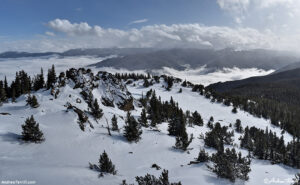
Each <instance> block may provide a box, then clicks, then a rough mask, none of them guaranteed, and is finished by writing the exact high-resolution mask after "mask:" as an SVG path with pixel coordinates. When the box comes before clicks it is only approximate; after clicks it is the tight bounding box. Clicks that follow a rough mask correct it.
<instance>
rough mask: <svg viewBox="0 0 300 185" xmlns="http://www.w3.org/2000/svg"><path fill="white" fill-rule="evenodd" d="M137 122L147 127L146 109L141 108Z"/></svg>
mask: <svg viewBox="0 0 300 185" xmlns="http://www.w3.org/2000/svg"><path fill="white" fill-rule="evenodd" d="M139 122H140V124H141V125H143V126H144V127H148V121H147V114H146V110H145V109H143V110H142V112H141V117H140V119H139Z"/></svg>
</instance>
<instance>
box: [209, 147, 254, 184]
mask: <svg viewBox="0 0 300 185" xmlns="http://www.w3.org/2000/svg"><path fill="white" fill-rule="evenodd" d="M211 160H212V162H213V163H214V164H213V166H212V167H211V166H208V168H209V169H210V170H211V171H212V172H214V173H216V174H217V176H218V177H221V178H226V179H229V180H230V181H232V182H234V181H235V180H236V179H237V178H239V179H242V180H248V179H249V176H248V173H249V172H250V171H251V169H250V164H251V160H250V159H249V158H246V157H242V156H241V154H240V153H239V154H238V155H237V153H236V151H235V149H234V148H233V149H231V150H230V149H228V148H227V149H226V150H225V152H224V151H218V152H217V153H216V154H213V155H212V157H211Z"/></svg>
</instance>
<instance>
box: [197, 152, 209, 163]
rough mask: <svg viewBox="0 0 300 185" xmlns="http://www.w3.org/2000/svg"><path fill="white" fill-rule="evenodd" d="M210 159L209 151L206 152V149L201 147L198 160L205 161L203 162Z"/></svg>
mask: <svg viewBox="0 0 300 185" xmlns="http://www.w3.org/2000/svg"><path fill="white" fill-rule="evenodd" d="M208 160H209V156H208V153H206V152H205V150H204V149H201V150H200V152H199V155H198V157H197V159H196V161H197V162H200V163H203V162H207V161H208Z"/></svg>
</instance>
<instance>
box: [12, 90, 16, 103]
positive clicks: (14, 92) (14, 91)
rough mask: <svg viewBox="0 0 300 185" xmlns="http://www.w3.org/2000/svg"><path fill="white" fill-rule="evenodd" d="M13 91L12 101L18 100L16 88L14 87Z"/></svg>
mask: <svg viewBox="0 0 300 185" xmlns="http://www.w3.org/2000/svg"><path fill="white" fill-rule="evenodd" d="M11 91H12V93H11V101H12V102H16V89H15V88H14V87H13V88H12V90H11Z"/></svg>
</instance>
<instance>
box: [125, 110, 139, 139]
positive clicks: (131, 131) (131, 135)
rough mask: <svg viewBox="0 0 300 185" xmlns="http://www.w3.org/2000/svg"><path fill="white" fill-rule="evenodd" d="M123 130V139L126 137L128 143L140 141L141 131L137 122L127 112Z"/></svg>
mask: <svg viewBox="0 0 300 185" xmlns="http://www.w3.org/2000/svg"><path fill="white" fill-rule="evenodd" d="M124 129H125V130H124V137H126V139H127V140H128V141H129V142H132V141H134V142H138V141H139V140H140V139H141V135H142V130H141V128H140V126H139V124H138V122H137V121H136V120H135V119H134V117H133V116H131V115H130V113H129V112H128V113H127V118H126V122H125V126H124Z"/></svg>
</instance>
